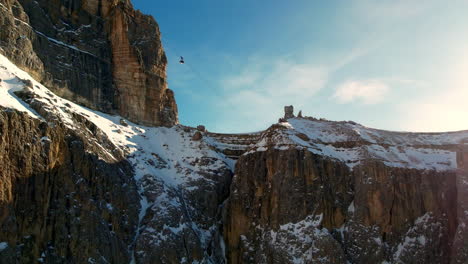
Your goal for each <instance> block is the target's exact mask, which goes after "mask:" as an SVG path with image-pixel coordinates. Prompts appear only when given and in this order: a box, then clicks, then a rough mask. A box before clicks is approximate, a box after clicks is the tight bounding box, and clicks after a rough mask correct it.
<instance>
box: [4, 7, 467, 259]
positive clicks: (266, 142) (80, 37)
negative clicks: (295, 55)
mask: <svg viewBox="0 0 468 264" xmlns="http://www.w3.org/2000/svg"><path fill="white" fill-rule="evenodd" d="M57 10H60V12H58V11H57ZM0 14H1V15H2V16H1V18H0V80H1V81H0V263H466V262H467V260H468V245H467V241H468V230H467V227H466V224H467V221H468V131H458V132H446V133H410V132H392V131H384V130H378V129H373V128H368V127H365V126H362V125H360V124H356V123H354V122H344V121H343V122H335V121H328V120H323V119H315V118H312V117H294V116H293V115H292V112H291V111H292V108H291V107H288V108H287V113H286V116H285V118H282V119H280V122H278V123H276V124H273V125H272V126H271V127H269V128H268V129H266V130H264V131H259V132H256V133H248V134H221V133H214V132H208V131H206V130H205V129H204V128H203V127H198V128H192V127H188V126H184V125H181V124H178V118H177V106H176V104H175V101H174V98H173V94H172V91H171V90H169V89H167V84H166V79H165V78H166V72H165V66H166V59H165V55H164V51H163V49H162V46H161V42H160V39H159V38H160V34H159V29H158V27H157V24H156V22H155V21H154V20H153V19H152V18H149V17H147V16H144V15H143V14H141V13H140V12H139V11H135V10H134V9H133V7H132V5H131V3H130V2H129V1H110V0H109V1H95V2H93V1H91V2H90V1H75V0H72V1H71V2H70V3H68V2H67V3H65V2H63V1H62V2H54V1H47V0H40V1H26V0H18V1H16V0H14V1H7V0H0ZM40 14H42V15H40ZM44 14H45V15H44ZM147 32H152V33H154V34H150V35H151V36H150V37H149V36H148V34H147ZM142 98H143V99H144V100H142Z"/></svg>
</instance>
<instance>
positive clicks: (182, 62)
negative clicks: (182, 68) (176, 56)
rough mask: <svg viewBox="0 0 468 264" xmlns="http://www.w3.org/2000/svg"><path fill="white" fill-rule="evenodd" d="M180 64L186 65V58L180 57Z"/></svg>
mask: <svg viewBox="0 0 468 264" xmlns="http://www.w3.org/2000/svg"><path fill="white" fill-rule="evenodd" d="M179 63H180V64H184V63H185V61H184V57H182V56H180V60H179Z"/></svg>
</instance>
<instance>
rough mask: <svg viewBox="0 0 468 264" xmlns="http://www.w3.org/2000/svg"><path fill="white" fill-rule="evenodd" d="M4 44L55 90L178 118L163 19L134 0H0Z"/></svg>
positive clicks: (114, 107)
mask: <svg viewBox="0 0 468 264" xmlns="http://www.w3.org/2000/svg"><path fill="white" fill-rule="evenodd" d="M0 14H1V18H0V47H1V48H2V50H3V52H2V53H3V54H4V55H6V56H7V57H8V58H9V59H11V60H12V61H13V62H14V63H15V64H16V65H18V66H19V67H21V68H22V69H24V70H26V71H28V72H29V73H31V75H32V76H33V77H34V78H35V79H37V80H39V81H41V82H42V83H43V84H45V85H47V86H48V87H49V88H51V89H52V90H53V91H54V92H55V93H56V94H57V95H59V96H61V97H64V98H67V99H70V100H72V101H74V102H77V103H79V104H81V105H85V106H87V107H90V108H93V109H97V110H100V111H104V112H108V113H113V114H119V115H121V116H123V117H125V118H128V119H129V120H131V121H134V122H137V123H140V124H143V125H151V126H154V125H156V126H172V125H174V124H177V123H178V118H177V106H176V103H175V100H174V94H173V92H172V91H171V90H169V89H168V88H167V83H166V64H167V59H166V56H165V53H164V50H163V48H162V44H161V40H160V32H159V28H158V25H157V24H156V22H155V21H154V19H153V18H152V17H150V16H146V15H143V14H142V13H140V12H139V11H135V10H134V9H133V7H132V5H131V3H130V2H129V1H117V0H103V1H79V0H76V1H48V0H42V1H31V0H18V1H11V0H1V1H0Z"/></svg>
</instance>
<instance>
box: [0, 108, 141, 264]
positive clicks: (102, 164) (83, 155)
mask: <svg viewBox="0 0 468 264" xmlns="http://www.w3.org/2000/svg"><path fill="white" fill-rule="evenodd" d="M37 106H38V110H40V105H37ZM75 121H76V123H77V124H79V123H80V119H77V120H75ZM81 121H84V119H81ZM82 125H83V130H85V128H84V127H87V128H88V129H89V131H90V132H89V134H88V132H83V133H76V132H74V131H71V130H70V129H67V128H66V127H64V126H63V125H62V124H60V123H53V121H52V119H51V120H49V122H43V121H39V120H37V119H32V118H31V117H29V116H28V115H27V114H24V113H19V112H16V111H11V110H7V111H5V109H4V108H0V168H1V169H0V179H1V181H0V237H1V240H2V242H4V243H7V247H6V249H4V250H2V251H0V262H2V263H37V262H39V261H40V260H42V261H44V262H45V263H88V262H89V261H94V262H95V263H128V262H129V261H130V258H131V256H130V255H131V254H130V245H131V243H132V242H133V239H134V236H135V232H136V227H137V223H138V193H137V191H136V184H135V182H134V180H133V177H132V173H133V172H132V168H131V166H130V164H129V163H128V162H127V161H125V160H124V159H123V157H120V158H117V159H108V158H106V154H105V153H104V152H103V151H102V146H104V147H106V148H108V149H109V150H110V149H112V147H111V144H110V143H109V142H107V143H106V140H105V138H100V137H99V136H98V134H99V133H100V132H99V131H98V130H96V128H95V127H93V126H92V124H89V123H88V124H86V123H82ZM92 131H94V132H92ZM92 133H96V134H95V135H92ZM94 142H99V143H94ZM107 144H109V145H107ZM114 156H115V157H119V155H118V153H115V154H114ZM129 205H133V206H129Z"/></svg>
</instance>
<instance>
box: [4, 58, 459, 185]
mask: <svg viewBox="0 0 468 264" xmlns="http://www.w3.org/2000/svg"><path fill="white" fill-rule="evenodd" d="M0 67H1V71H0V78H1V79H2V80H3V81H2V84H1V86H0V105H2V106H4V107H8V108H14V109H17V110H20V111H24V112H27V113H29V114H30V115H31V116H33V117H35V118H41V117H40V116H39V115H38V114H37V113H36V112H35V111H34V110H32V109H31V108H30V107H29V106H28V105H27V104H26V103H24V102H23V101H21V100H19V99H18V98H17V97H16V96H15V95H14V92H15V91H19V90H22V89H23V88H24V83H23V82H22V81H21V80H20V79H23V80H31V81H32V83H33V84H34V85H33V88H32V90H33V92H34V93H35V94H37V95H38V96H39V97H40V98H41V99H37V100H41V101H43V102H44V103H47V104H51V107H53V108H54V109H55V111H56V112H57V114H59V115H60V116H61V117H62V119H63V121H64V122H65V123H66V124H67V125H69V126H70V127H73V126H74V125H73V122H72V121H71V120H72V119H71V118H69V116H70V112H74V113H78V114H80V115H83V116H85V117H86V118H87V119H89V120H90V121H91V122H93V123H94V124H95V125H96V126H97V127H99V128H100V129H101V130H103V132H104V133H105V134H106V135H107V136H108V137H109V139H110V140H111V141H112V142H113V143H114V144H115V145H116V146H118V147H120V148H121V149H122V150H123V151H124V152H125V153H126V154H127V155H129V157H130V160H131V161H132V162H133V163H134V165H135V166H136V168H137V170H136V172H137V179H140V178H141V177H142V176H144V175H145V174H148V173H153V172H154V173H157V174H158V175H161V177H162V178H163V179H164V181H165V182H166V183H167V184H170V185H180V184H183V183H184V181H185V180H186V179H187V177H188V178H190V177H192V178H193V179H192V180H195V179H196V178H197V175H195V174H191V175H183V176H181V175H180V174H179V173H178V171H177V168H176V167H179V168H180V167H181V166H182V167H188V168H190V169H196V168H193V166H192V165H190V164H193V162H192V161H193V159H197V158H198V159H199V158H201V157H213V158H216V159H219V160H222V161H223V162H225V163H226V164H227V165H228V166H229V167H230V168H231V169H232V168H233V166H234V161H233V160H231V159H230V158H227V157H225V156H224V155H222V154H220V153H219V151H215V150H213V148H211V147H210V146H214V147H215V148H216V150H223V149H226V148H230V149H236V148H237V149H241V150H245V149H248V150H249V151H248V152H246V153H245V154H244V155H246V154H249V153H252V152H255V151H265V150H267V149H268V148H269V147H274V148H276V149H288V148H290V147H300V148H306V149H307V150H309V151H311V152H313V153H315V154H319V155H324V156H328V157H331V158H334V159H337V160H340V161H343V162H345V163H346V164H347V165H348V166H350V167H351V168H352V167H354V166H356V165H358V164H360V163H361V161H362V160H364V159H369V158H372V159H376V160H380V161H382V162H384V163H385V164H386V165H387V166H391V167H404V168H416V169H429V170H432V169H435V170H438V171H443V170H454V169H456V168H457V162H456V150H455V147H454V146H456V145H463V144H465V145H468V131H459V132H446V133H409V132H391V131H384V130H377V129H372V128H368V127H364V126H362V125H359V124H356V123H353V122H331V121H321V120H309V119H303V118H292V119H289V120H288V122H285V123H280V125H281V126H282V127H283V128H284V129H276V131H275V133H273V136H272V135H271V134H270V135H263V137H261V136H260V133H256V134H257V136H256V137H257V138H259V140H258V142H257V143H256V144H255V145H252V144H250V143H251V142H249V144H242V143H241V142H235V143H234V144H230V143H229V141H230V140H228V142H225V140H222V139H220V138H216V137H209V136H207V137H204V138H203V140H201V141H192V140H190V136H191V135H192V133H193V130H191V131H190V132H187V131H186V130H185V131H184V129H183V128H182V126H176V127H173V128H150V127H144V126H139V125H135V124H132V123H130V122H127V123H128V125H125V124H121V122H120V120H121V119H122V118H121V117H119V116H111V115H107V114H103V113H101V112H98V111H92V110H89V109H87V108H85V107H82V106H79V105H77V104H74V103H72V102H70V101H68V100H65V99H62V98H60V97H57V96H55V95H54V94H53V93H52V92H50V91H49V90H48V89H47V88H45V87H43V86H42V85H40V84H39V83H37V82H35V81H34V80H33V79H32V78H31V77H30V76H29V75H28V74H27V73H25V72H23V71H21V70H20V69H18V68H17V67H16V66H15V65H13V64H12V63H11V62H10V61H8V59H6V58H5V57H4V56H1V55H0ZM51 102H53V103H51ZM64 109H66V110H67V111H64ZM242 136H243V135H239V137H234V138H233V141H235V140H239V138H241V137H242ZM346 143H348V144H346ZM349 143H353V144H349ZM132 153H133V154H135V155H132ZM154 154H156V155H154ZM109 155H111V154H109ZM155 157H156V158H157V160H160V161H161V162H163V163H164V162H169V163H172V164H174V165H177V164H178V165H177V166H166V167H165V168H160V169H156V171H154V170H155V166H145V165H143V164H145V163H146V160H151V159H154V158H155ZM179 165H180V166H179ZM222 165H223V164H213V165H212V166H214V167H217V166H218V167H219V166H222ZM156 167H157V166H156ZM160 167H163V166H160Z"/></svg>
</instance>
